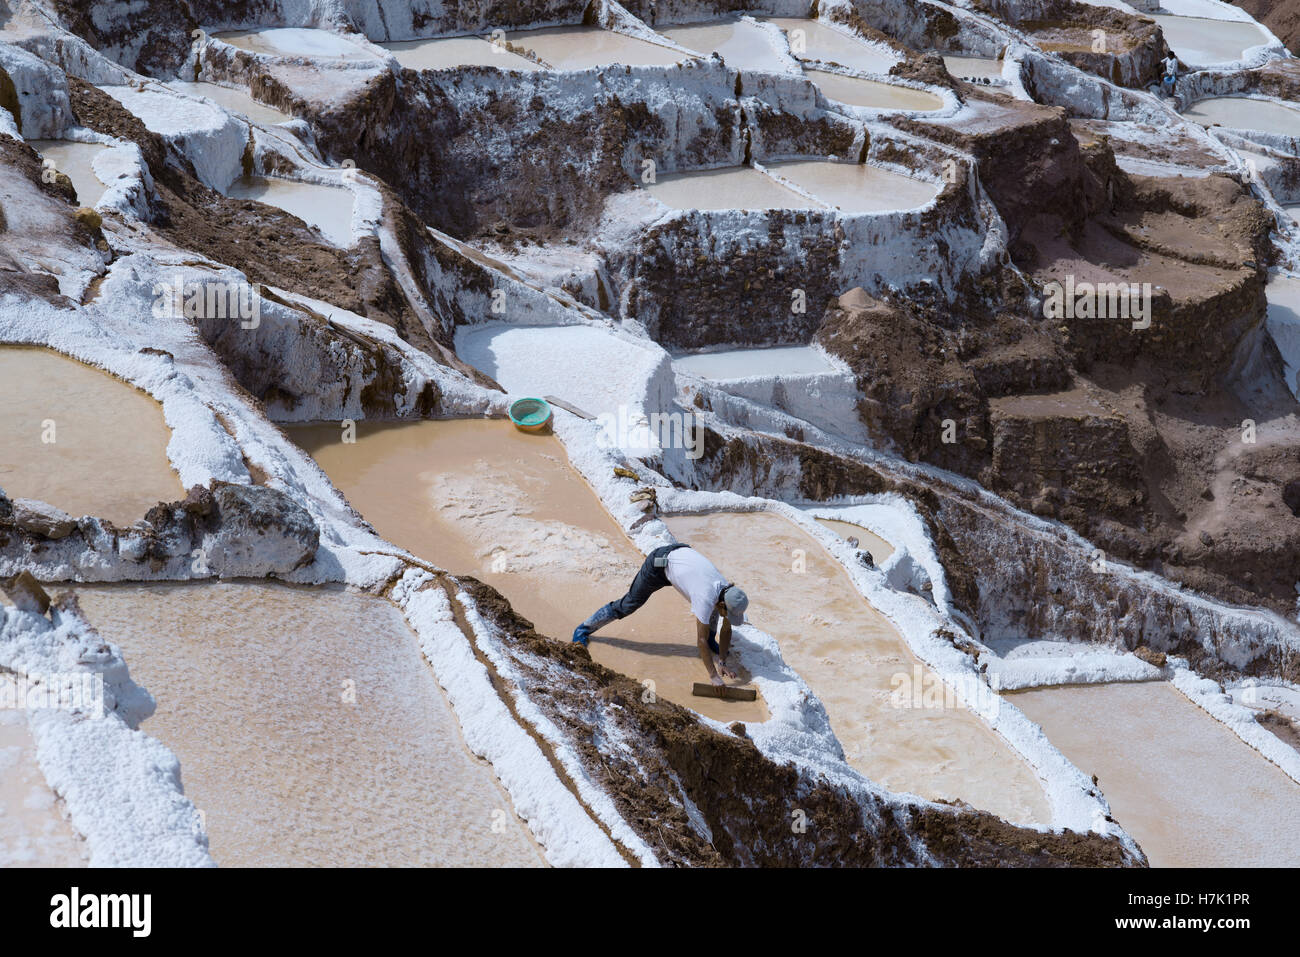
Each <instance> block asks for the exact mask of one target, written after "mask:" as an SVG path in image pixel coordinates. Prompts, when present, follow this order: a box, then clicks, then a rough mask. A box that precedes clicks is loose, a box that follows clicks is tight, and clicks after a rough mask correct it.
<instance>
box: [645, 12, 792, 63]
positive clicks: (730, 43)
mask: <svg viewBox="0 0 1300 957" xmlns="http://www.w3.org/2000/svg"><path fill="white" fill-rule="evenodd" d="M658 32H659V33H660V34H661V35H663V36H665V37H667V38H668V39H670V40H672V41H673V42H674V43H680V44H681V45H682V46H684V47H686V49H688V50H695V51H696V52H698V53H701V54H703V55H705V56H708V55H709V54H710V53H717V54H718V55H719V56H721V57H722V59H723V60H725V61H726V63H727V66H729V67H731V68H732V69H733V70H758V71H763V72H769V73H785V72H787V71H788V70H789V69H790V67H789V64H788V61H786V60H785V59H783V58H782V56H781V54H780V53H779V52H778V50H777V46H776V43H777V38H776V37H774V36H772V35H771V34H770V33H769V32H768V31H767V30H764V29H763V28H762V27H760V26H759V25H758V24H756V23H754V22H752V21H750V20H731V21H727V22H725V23H696V24H688V25H686V26H680V27H666V28H664V29H661V30H659V31H658Z"/></svg>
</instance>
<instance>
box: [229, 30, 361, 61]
mask: <svg viewBox="0 0 1300 957" xmlns="http://www.w3.org/2000/svg"><path fill="white" fill-rule="evenodd" d="M212 36H213V37H214V38H215V39H217V40H221V41H222V42H223V43H229V44H230V45H231V46H233V47H238V48H239V49H241V50H247V51H249V52H250V53H263V54H266V55H268V56H284V57H303V58H305V59H310V60H344V61H348V60H351V61H355V60H373V59H375V57H374V56H373V55H372V54H371V53H370V52H368V51H367V50H366V49H365V48H364V47H362V46H359V45H358V44H357V43H354V42H352V41H351V40H349V39H347V38H346V37H343V36H341V35H340V34H337V33H332V32H330V31H329V30H314V29H310V28H305V27H270V28H265V29H260V30H229V31H223V32H220V33H214V34H213V35H212Z"/></svg>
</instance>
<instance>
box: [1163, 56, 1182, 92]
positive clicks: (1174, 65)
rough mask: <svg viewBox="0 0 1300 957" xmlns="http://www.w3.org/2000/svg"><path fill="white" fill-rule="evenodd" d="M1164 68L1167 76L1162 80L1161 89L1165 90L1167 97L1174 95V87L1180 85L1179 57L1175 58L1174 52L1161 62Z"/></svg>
mask: <svg viewBox="0 0 1300 957" xmlns="http://www.w3.org/2000/svg"><path fill="white" fill-rule="evenodd" d="M1160 65H1161V66H1162V67H1163V68H1164V72H1165V75H1164V76H1163V77H1162V78H1161V80H1160V86H1161V89H1162V90H1164V94H1165V96H1173V95H1174V87H1175V86H1176V85H1177V83H1178V57H1176V56H1174V51H1173V50H1170V51H1169V56H1167V57H1165V58H1164V59H1163V60H1161V61H1160Z"/></svg>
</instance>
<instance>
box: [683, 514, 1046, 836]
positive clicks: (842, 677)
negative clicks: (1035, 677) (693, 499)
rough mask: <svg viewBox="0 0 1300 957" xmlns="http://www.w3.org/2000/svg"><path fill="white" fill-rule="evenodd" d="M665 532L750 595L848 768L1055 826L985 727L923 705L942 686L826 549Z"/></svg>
mask: <svg viewBox="0 0 1300 957" xmlns="http://www.w3.org/2000/svg"><path fill="white" fill-rule="evenodd" d="M666 521H667V523H668V527H669V529H671V530H672V533H673V535H674V536H675V537H676V538H677V540H678V541H682V542H688V543H690V544H691V545H692V546H694V547H696V548H698V549H700V551H702V552H703V553H704V554H705V555H708V556H709V558H710V559H711V560H712V561H713V562H714V563H716V564H717V565H718V566H719V567H720V568H723V569H725V570H726V574H727V575H728V576H730V577H731V578H732V580H733V581H735V582H736V583H737V584H738V585H740V586H741V587H742V588H744V589H745V590H746V592H748V594H749V600H750V604H749V612H748V614H747V617H748V618H749V619H750V620H751V622H752V624H753V626H754V627H755V628H759V629H762V630H763V631H765V632H767V633H768V634H770V635H772V636H773V637H774V638H776V640H777V641H778V642H779V643H780V645H781V655H782V657H783V658H784V659H785V660H786V662H787V663H788V664H789V665H790V667H792V668H793V669H794V670H795V671H797V672H798V673H799V675H800V676H801V677H802V678H803V679H804V680H805V681H806V682H807V683H808V685H809V687H811V688H812V690H813V693H814V694H816V695H817V697H818V699H820V701H821V702H822V704H823V705H824V706H825V707H826V713H827V715H828V716H829V717H830V721H831V728H832V730H834V732H835V736H836V737H837V738H838V739H839V742H840V744H841V745H843V747H844V753H845V758H846V759H847V760H848V762H849V764H851V765H852V766H853V767H855V768H857V769H858V770H859V771H861V772H862V773H863V774H864V775H865V776H866V777H868V778H870V779H871V780H872V781H874V782H876V783H877V784H880V785H882V786H884V787H887V788H889V789H890V790H893V791H907V792H910V793H913V794H918V795H920V796H922V797H926V798H930V799H936V800H939V799H942V800H950V801H958V800H960V801H965V802H967V803H968V804H970V805H972V806H974V807H976V808H979V809H981V810H986V811H991V812H992V813H994V814H997V815H998V816H999V817H1002V818H1005V819H1006V820H1008V821H1012V822H1014V823H1017V824H1029V825H1032V824H1040V825H1047V824H1049V823H1050V819H1051V810H1050V807H1049V805H1048V803H1047V796H1046V794H1045V793H1044V791H1043V788H1042V785H1041V784H1040V783H1039V781H1038V776H1037V775H1036V774H1035V772H1034V771H1033V769H1032V768H1031V767H1030V766H1029V765H1028V764H1027V763H1026V762H1025V761H1024V760H1023V759H1022V758H1021V757H1020V756H1019V755H1017V754H1016V753H1015V752H1014V751H1012V750H1011V748H1010V746H1009V745H1007V743H1006V742H1005V741H1003V740H1002V738H1000V737H999V736H998V735H997V734H995V733H994V732H993V731H992V730H991V729H990V728H989V727H988V725H986V724H985V723H984V721H983V720H982V719H981V718H979V717H978V716H977V715H976V714H974V713H973V712H971V711H970V710H968V709H967V708H965V707H963V706H961V705H959V704H957V703H956V701H955V700H953V701H951V702H944V704H945V705H948V704H951V706H942V707H941V706H938V705H937V703H936V701H935V697H936V695H934V694H932V696H931V699H930V706H923V705H922V704H920V703H921V702H923V701H924V698H923V697H922V696H921V692H922V689H925V688H934V687H936V686H937V687H940V688H942V685H941V684H938V678H937V676H935V675H934V674H933V673H932V672H931V671H930V670H929V669H928V668H926V667H925V666H924V665H922V664H921V662H920V660H919V659H917V658H916V656H915V655H913V654H912V652H911V650H910V649H909V648H908V646H907V644H906V642H905V641H904V639H903V637H902V635H900V634H899V632H898V630H897V629H896V628H895V627H894V625H893V624H892V623H891V622H890V621H889V620H888V619H887V618H885V617H884V616H883V615H882V614H880V612H878V611H876V610H875V609H874V608H873V607H872V606H871V605H870V604H868V603H867V601H866V600H865V599H864V598H863V597H862V595H861V593H860V592H858V590H857V588H856V587H855V586H854V584H853V582H852V580H851V579H850V578H849V576H848V574H847V573H846V572H845V571H844V569H843V567H842V566H840V564H839V563H838V562H836V561H835V560H834V559H833V558H832V557H831V556H830V555H829V554H828V553H827V552H826V551H825V549H823V548H822V546H821V545H820V544H819V543H818V542H817V540H816V539H814V538H812V537H811V536H809V535H808V534H807V533H806V532H804V531H803V530H802V529H800V528H799V527H798V526H796V525H795V524H793V523H792V522H790V521H789V520H787V519H786V518H784V517H783V516H780V515H777V514H774V513H771V512H743V513H740V512H715V513H710V514H706V515H674V516H669V517H668V518H667V519H666ZM918 682H919V686H918V687H916V688H915V690H916V691H917V695H915V696H914V695H913V693H912V690H911V689H912V686H913V685H917V683H918ZM937 697H939V698H942V697H943V696H942V695H937ZM993 704H996V702H993Z"/></svg>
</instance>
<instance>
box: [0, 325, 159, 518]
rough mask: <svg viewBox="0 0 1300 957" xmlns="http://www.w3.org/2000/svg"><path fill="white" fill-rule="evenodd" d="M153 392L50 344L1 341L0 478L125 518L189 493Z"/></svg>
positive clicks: (29, 491)
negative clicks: (27, 345) (178, 471)
mask: <svg viewBox="0 0 1300 957" xmlns="http://www.w3.org/2000/svg"><path fill="white" fill-rule="evenodd" d="M169 441H171V432H170V430H169V429H168V428H167V424H166V422H165V421H164V420H163V414H162V409H161V408H160V407H159V405H158V403H157V402H155V401H154V400H153V399H152V398H150V397H149V396H147V395H145V394H144V393H143V392H140V391H139V390H137V389H134V388H132V387H131V386H129V385H127V384H126V383H125V382H122V381H121V380H120V379H115V378H113V377H112V376H110V375H108V374H107V373H105V372H100V371H99V370H98V369H93V368H91V367H90V366H88V365H84V364H83V363H80V362H77V361H75V360H73V359H69V358H66V357H65V356H61V355H58V354H57V353H54V352H51V351H49V350H47V349H29V348H23V347H15V346H3V347H0V488H3V489H4V490H5V494H6V495H8V496H9V497H10V498H34V499H39V500H41V501H44V502H48V503H49V504H51V505H54V506H56V507H58V508H61V509H63V510H64V511H65V512H68V513H69V514H71V515H73V516H74V517H80V516H82V515H95V516H98V517H101V518H107V519H109V520H110V521H112V522H113V523H114V524H117V525H122V526H126V525H130V524H131V523H133V522H136V521H138V520H140V519H142V518H144V514H145V512H147V511H148V510H149V509H151V508H152V507H153V506H155V505H157V504H158V503H159V502H174V501H176V500H178V499H180V498H182V497H184V495H185V490H184V489H183V488H181V483H180V480H179V479H178V478H177V476H176V473H175V472H174V471H172V467H171V465H170V463H169V462H168V461H167V451H166V450H167V443H168V442H169Z"/></svg>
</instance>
